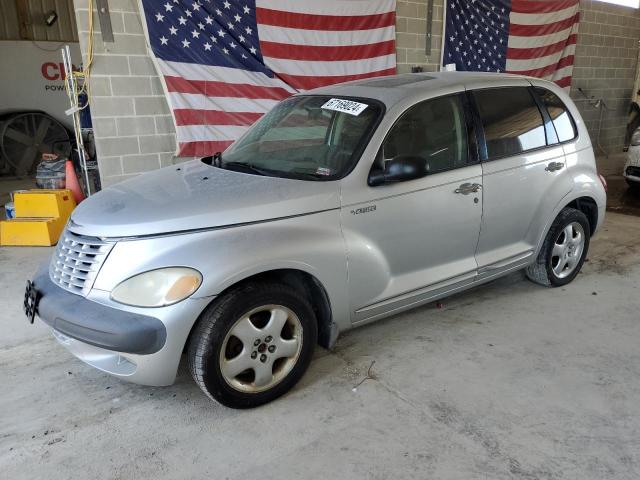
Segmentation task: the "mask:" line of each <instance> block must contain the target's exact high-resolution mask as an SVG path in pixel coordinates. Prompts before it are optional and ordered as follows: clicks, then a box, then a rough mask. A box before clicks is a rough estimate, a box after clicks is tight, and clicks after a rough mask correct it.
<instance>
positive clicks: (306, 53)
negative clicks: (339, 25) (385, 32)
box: [260, 40, 396, 61]
mask: <svg viewBox="0 0 640 480" xmlns="http://www.w3.org/2000/svg"><path fill="white" fill-rule="evenodd" d="M260 48H261V49H262V54H263V55H264V56H265V57H270V58H280V59H291V60H313V61H342V60H362V59H366V58H374V57H379V56H382V55H391V54H394V55H395V50H396V42H395V40H389V41H387V42H380V43H372V44H369V45H344V46H330V47H327V46H311V45H298V46H297V47H296V48H295V49H292V48H291V45H290V44H287V43H275V42H265V41H261V42H260Z"/></svg>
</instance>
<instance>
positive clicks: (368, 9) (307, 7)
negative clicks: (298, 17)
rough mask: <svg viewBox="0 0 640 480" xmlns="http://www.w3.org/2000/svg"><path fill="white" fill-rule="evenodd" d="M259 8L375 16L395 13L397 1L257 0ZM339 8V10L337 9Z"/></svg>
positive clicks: (303, 12) (306, 12) (302, 12)
mask: <svg viewBox="0 0 640 480" xmlns="http://www.w3.org/2000/svg"><path fill="white" fill-rule="evenodd" d="M256 6H257V7H259V8H260V7H266V8H271V9H273V10H280V11H282V12H294V13H301V14H314V15H343V16H353V15H373V14H377V13H387V12H393V11H395V9H396V6H395V0H377V1H366V2H363V1H362V0H340V1H339V3H336V2H331V1H326V0H312V1H303V0H257V2H256ZM337 6H339V8H336V7H337Z"/></svg>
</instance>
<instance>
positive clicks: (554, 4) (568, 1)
mask: <svg viewBox="0 0 640 480" xmlns="http://www.w3.org/2000/svg"><path fill="white" fill-rule="evenodd" d="M577 4H578V0H562V1H557V0H555V1H549V0H512V2H511V11H512V12H517V13H547V12H557V11H559V10H564V9H565V8H569V7H573V6H576V5H577Z"/></svg>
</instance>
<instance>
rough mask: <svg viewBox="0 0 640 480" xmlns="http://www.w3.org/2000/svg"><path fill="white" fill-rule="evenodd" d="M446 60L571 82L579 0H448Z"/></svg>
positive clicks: (462, 66) (564, 84)
mask: <svg viewBox="0 0 640 480" xmlns="http://www.w3.org/2000/svg"><path fill="white" fill-rule="evenodd" d="M446 1H447V10H446V27H445V39H444V52H443V59H442V62H443V64H448V63H455V64H456V70H472V71H481V72H508V73H517V74H521V75H530V76H533V77H540V78H545V79H547V80H553V81H554V82H556V83H557V84H558V85H560V86H561V87H569V86H570V85H571V71H572V69H573V58H574V53H575V48H576V38H577V35H578V21H579V13H578V0H546V1H545V0H511V1H509V0H446Z"/></svg>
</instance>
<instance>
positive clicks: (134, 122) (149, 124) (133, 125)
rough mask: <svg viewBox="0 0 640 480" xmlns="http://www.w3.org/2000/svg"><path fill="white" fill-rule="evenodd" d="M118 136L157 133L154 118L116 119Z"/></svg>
mask: <svg viewBox="0 0 640 480" xmlns="http://www.w3.org/2000/svg"><path fill="white" fill-rule="evenodd" d="M116 124H117V126H118V135H151V134H154V133H156V125H155V122H154V120H153V117H140V116H137V117H120V118H117V119H116Z"/></svg>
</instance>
